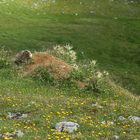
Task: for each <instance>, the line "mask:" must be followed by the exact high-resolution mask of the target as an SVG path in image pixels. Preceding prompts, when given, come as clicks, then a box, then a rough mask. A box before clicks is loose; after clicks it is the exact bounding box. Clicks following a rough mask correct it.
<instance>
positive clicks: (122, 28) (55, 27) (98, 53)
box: [0, 0, 140, 93]
mask: <svg viewBox="0 0 140 140" xmlns="http://www.w3.org/2000/svg"><path fill="white" fill-rule="evenodd" d="M139 15H140V2H139V1H137V0H134V2H131V1H129V0H128V1H127V0H120V1H118V0H114V1H111V0H86V1H85V0H81V1H80V0H76V1H75V0H71V1H64V0H58V1H57V0H56V1H55V2H54V1H52V0H49V1H41V0H40V1H39V0H34V1H32V0H25V1H22V2H21V1H20V0H14V1H10V0H2V1H1V3H0V46H5V47H6V48H9V49H11V50H12V51H18V50H22V49H30V50H42V49H45V48H50V47H52V45H54V44H66V43H70V44H71V45H73V46H74V48H75V50H76V51H77V52H78V53H79V58H90V59H96V60H97V61H98V62H99V64H100V66H101V68H103V69H106V70H108V71H110V72H111V73H112V74H113V75H114V76H113V77H114V78H113V79H115V80H116V81H119V82H118V83H120V84H123V87H127V88H128V89H131V91H133V92H134V93H139V91H140V88H139V87H140V74H139V71H140V55H139V54H140V16H139ZM82 52H84V56H83V55H82Z"/></svg>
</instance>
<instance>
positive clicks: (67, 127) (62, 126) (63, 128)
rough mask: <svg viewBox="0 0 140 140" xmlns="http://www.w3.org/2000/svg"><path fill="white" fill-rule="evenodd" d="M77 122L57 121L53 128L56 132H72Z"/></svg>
mask: <svg viewBox="0 0 140 140" xmlns="http://www.w3.org/2000/svg"><path fill="white" fill-rule="evenodd" d="M78 127H80V126H79V124H78V123H74V122H59V123H57V124H56V125H55V130H56V131H58V132H68V133H72V132H74V131H76V130H77V129H78Z"/></svg>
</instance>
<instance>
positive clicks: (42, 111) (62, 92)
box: [0, 69, 140, 140]
mask: <svg viewBox="0 0 140 140" xmlns="http://www.w3.org/2000/svg"><path fill="white" fill-rule="evenodd" d="M0 74H1V75H0V81H1V83H0V87H1V88H0V108H1V111H0V129H1V131H0V133H4V132H12V131H15V130H21V131H22V132H24V136H23V137H22V138H20V139H23V140H31V139H35V140H36V139H37V140H42V139H44V140H45V139H53V140H59V139H61V140H68V139H69V138H70V139H71V140H76V139H77V140H78V139H79V140H90V139H91V140H93V139H97V140H98V139H99V140H100V139H106V140H108V139H113V135H118V136H119V137H120V139H122V140H123V139H124V140H125V139H130V140H133V139H136V138H139V123H133V122H131V121H128V120H126V121H124V122H121V121H118V120H117V119H118V117H119V116H120V115H122V116H124V117H128V116H130V115H136V116H138V115H139V112H140V104H139V101H140V99H139V98H138V97H134V96H133V95H132V94H129V92H127V91H125V90H123V89H121V88H119V87H118V86H114V85H112V86H113V87H114V89H115V90H114V91H113V92H109V90H108V89H106V92H104V93H101V94H100V95H99V96H96V94H95V93H92V92H91V93H85V92H82V91H77V90H76V89H72V88H71V89H57V88H53V87H50V86H42V85H41V86H39V85H38V84H37V83H35V82H34V81H33V80H32V79H30V78H28V77H27V78H24V79H23V78H22V77H20V76H17V75H16V74H15V72H12V71H11V70H9V69H1V70H0ZM92 104H99V105H101V106H102V107H103V108H102V109H100V108H98V107H93V106H92ZM134 108H135V109H134ZM7 112H22V113H27V112H29V114H28V117H27V118H21V119H13V120H8V119H6V117H7V115H8V113H7ZM63 120H67V121H74V122H77V123H79V124H80V128H79V129H78V131H77V132H75V133H73V134H70V135H69V134H65V133H62V134H60V133H55V132H54V131H53V130H52V128H53V127H54V125H55V123H56V122H60V121H63ZM103 121H106V122H108V123H106V124H102V122H103ZM110 122H113V123H114V124H113V125H112V124H110ZM66 138H67V139H66Z"/></svg>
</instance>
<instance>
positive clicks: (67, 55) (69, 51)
mask: <svg viewBox="0 0 140 140" xmlns="http://www.w3.org/2000/svg"><path fill="white" fill-rule="evenodd" d="M53 53H54V55H55V56H57V57H59V58H60V59H62V60H64V61H65V62H67V63H69V64H72V65H73V66H74V67H75V68H77V65H76V60H77V55H76V52H75V51H74V50H73V47H72V46H70V45H69V44H67V45H64V46H60V45H56V46H55V47H53Z"/></svg>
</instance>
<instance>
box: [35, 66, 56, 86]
mask: <svg viewBox="0 0 140 140" xmlns="http://www.w3.org/2000/svg"><path fill="white" fill-rule="evenodd" d="M32 78H33V79H34V80H36V81H38V82H40V83H43V84H51V85H54V82H55V80H54V77H53V75H52V72H51V67H39V68H38V69H36V71H35V72H34V74H33V75H32Z"/></svg>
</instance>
